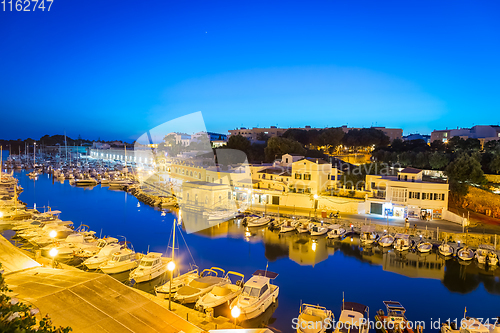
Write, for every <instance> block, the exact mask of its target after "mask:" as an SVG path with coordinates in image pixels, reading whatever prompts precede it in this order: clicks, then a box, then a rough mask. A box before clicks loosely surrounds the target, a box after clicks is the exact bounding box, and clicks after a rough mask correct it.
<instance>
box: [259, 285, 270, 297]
mask: <svg viewBox="0 0 500 333" xmlns="http://www.w3.org/2000/svg"><path fill="white" fill-rule="evenodd" d="M268 289H269V287H268V286H267V284H266V285H264V287H262V289H261V290H260V296H262V295H264V293H265V292H266V291H267V290H268Z"/></svg>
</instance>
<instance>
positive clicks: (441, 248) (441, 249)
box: [438, 242, 455, 257]
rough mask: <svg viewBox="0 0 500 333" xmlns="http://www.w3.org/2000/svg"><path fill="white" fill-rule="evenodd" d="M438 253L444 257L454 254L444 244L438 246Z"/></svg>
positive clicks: (446, 244) (450, 248)
mask: <svg viewBox="0 0 500 333" xmlns="http://www.w3.org/2000/svg"><path fill="white" fill-rule="evenodd" d="M438 251H439V253H440V254H442V255H443V256H445V257H447V256H451V255H452V254H453V253H454V252H455V250H454V249H453V247H452V246H451V245H450V244H448V243H446V242H443V243H442V244H441V245H439V247H438Z"/></svg>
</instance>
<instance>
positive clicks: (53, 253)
mask: <svg viewBox="0 0 500 333" xmlns="http://www.w3.org/2000/svg"><path fill="white" fill-rule="evenodd" d="M58 252H59V251H57V249H56V248H55V247H53V248H51V249H50V251H49V255H50V256H51V257H52V258H54V257H55V256H57V253H58Z"/></svg>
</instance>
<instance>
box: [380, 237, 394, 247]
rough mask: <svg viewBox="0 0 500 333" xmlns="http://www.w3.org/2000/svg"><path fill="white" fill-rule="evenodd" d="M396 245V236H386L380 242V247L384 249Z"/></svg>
mask: <svg viewBox="0 0 500 333" xmlns="http://www.w3.org/2000/svg"><path fill="white" fill-rule="evenodd" d="M392 243H394V236H393V235H390V234H385V235H383V236H382V237H380V239H379V240H378V245H380V246H382V247H389V246H391V245H392Z"/></svg>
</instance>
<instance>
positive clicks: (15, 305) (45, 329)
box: [0, 263, 72, 333]
mask: <svg viewBox="0 0 500 333" xmlns="http://www.w3.org/2000/svg"><path fill="white" fill-rule="evenodd" d="M1 267H2V264H1V263H0V268H1ZM2 272H3V271H0V332H6V333H7V332H9V333H10V332H11V333H17V332H19V333H21V332H23V333H35V332H37V333H67V332H70V331H72V329H71V328H70V327H55V326H52V322H51V320H50V317H49V316H48V315H46V316H45V317H43V318H42V319H41V320H40V321H37V319H36V314H37V313H38V310H37V309H33V308H32V307H31V305H26V304H24V303H22V302H19V300H17V299H15V298H11V297H10V296H7V293H8V292H12V290H9V288H8V287H7V284H6V283H5V278H4V277H3V274H2Z"/></svg>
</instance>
